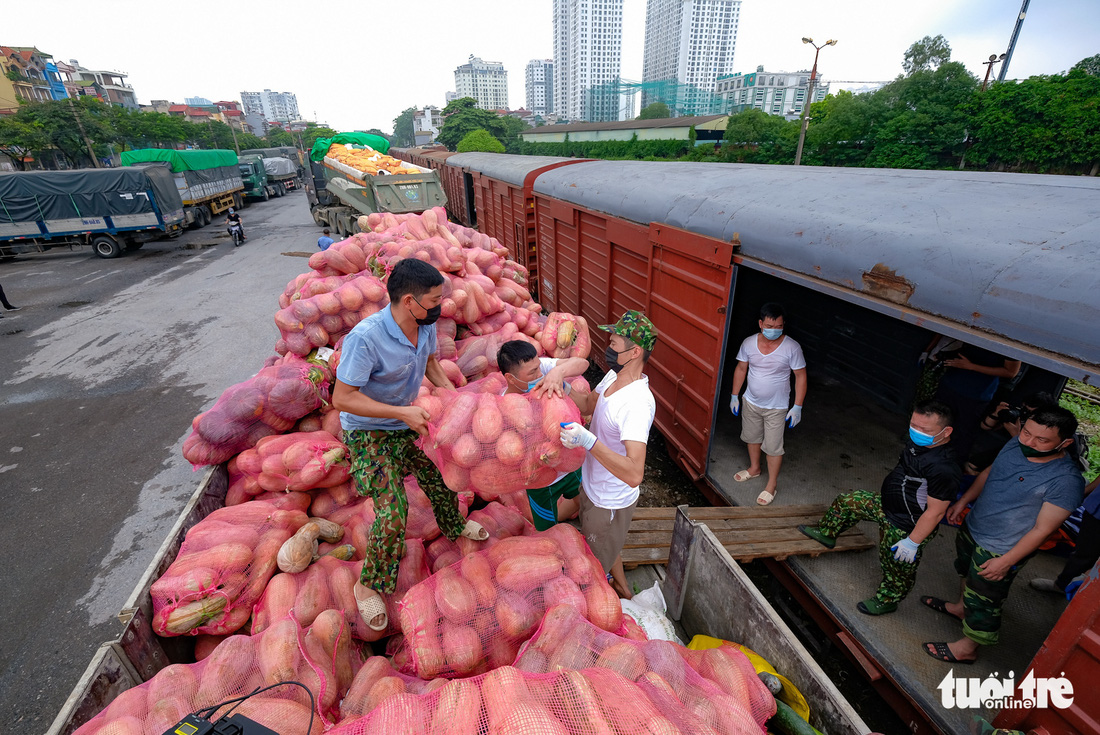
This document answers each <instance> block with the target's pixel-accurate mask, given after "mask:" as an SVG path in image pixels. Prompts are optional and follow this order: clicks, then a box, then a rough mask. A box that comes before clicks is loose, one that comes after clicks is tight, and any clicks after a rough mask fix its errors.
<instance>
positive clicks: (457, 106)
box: [436, 97, 507, 151]
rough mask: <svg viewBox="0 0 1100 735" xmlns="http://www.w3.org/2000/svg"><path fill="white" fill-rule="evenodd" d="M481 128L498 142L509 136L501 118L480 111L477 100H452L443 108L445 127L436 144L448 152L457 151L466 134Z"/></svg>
mask: <svg viewBox="0 0 1100 735" xmlns="http://www.w3.org/2000/svg"><path fill="white" fill-rule="evenodd" d="M479 128H481V129H483V130H486V131H488V132H489V134H490V135H492V136H493V137H494V138H497V139H498V140H499V139H501V138H504V137H506V135H507V130H506V128H505V123H503V122H502V121H501V118H500V116H499V115H497V114H496V113H494V112H489V111H488V110H482V109H479V108H478V106H477V100H475V99H474V98H473V97H461V98H459V99H457V100H451V102H450V103H448V105H447V106H446V107H444V108H443V127H442V128H441V129H440V131H439V135H438V136H437V137H436V142H438V143H439V144H440V145H444V146H446V147H447V149H448V150H452V151H453V150H457V148H458V144H459V143H460V142H461V141H462V139H463V138H465V137H466V134H467V133H469V132H471V131H473V130H477V129H479Z"/></svg>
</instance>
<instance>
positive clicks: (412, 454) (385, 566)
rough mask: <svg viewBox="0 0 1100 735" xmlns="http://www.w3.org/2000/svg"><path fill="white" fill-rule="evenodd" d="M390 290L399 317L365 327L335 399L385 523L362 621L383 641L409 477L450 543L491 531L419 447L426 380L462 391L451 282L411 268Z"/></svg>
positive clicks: (366, 575)
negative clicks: (447, 337)
mask: <svg viewBox="0 0 1100 735" xmlns="http://www.w3.org/2000/svg"><path fill="white" fill-rule="evenodd" d="M387 290H388V291H389V297H390V305H389V307H387V308H385V309H383V310H382V311H379V312H378V313H376V314H374V315H372V316H370V317H368V318H367V319H364V320H363V321H361V322H359V324H357V325H356V326H355V328H354V329H352V330H351V332H349V333H348V335H347V336H346V337H345V338H344V345H343V348H342V351H341V355H340V365H339V366H338V367H337V368H336V385H335V387H334V388H333V391H332V405H333V406H335V407H336V408H337V409H339V410H340V412H341V413H340V425H341V426H342V427H343V429H344V443H345V444H347V446H348V450H349V452H350V455H351V472H352V476H353V477H354V479H355V483H356V489H357V490H358V491H359V494H360V495H364V496H369V497H371V498H373V499H374V512H375V521H374V525H373V526H371V532H370V539H369V542H368V548H367V549H365V555H366V558H365V559H364V561H363V571H362V573H361V574H360V579H359V582H358V583H357V584H356V585H355V599H356V602H357V603H358V607H359V614H360V615H362V616H363V620H364V621H365V622H366V623H367V625H368V626H370V628H371V629H372V630H376V631H381V630H385V629H386V626H387V624H388V617H387V614H386V604H385V602H384V601H383V599H382V596H381V594H380V593H386V594H392V593H393V592H394V590H395V589H396V588H397V571H398V567H399V565H400V563H401V556H402V554H403V553H404V549H405V519H406V517H407V515H408V511H409V505H408V499H407V498H406V496H405V488H404V484H403V481H404V479H405V477H406V476H408V475H410V474H412V475H413V476H414V477H416V481H417V483H418V484H419V485H420V488H421V489H422V490H423V491H424V494H425V495H427V496H428V499H429V500H430V501H431V504H432V510H433V511H434V512H435V518H436V521H437V522H438V524H439V528H440V530H441V531H442V532H443V534H444V535H445V536H446V537H447V538H449V539H451V540H452V541H453V540H454V539H456V538H458V537H459V536H460V535H462V536H466V537H467V538H472V539H474V540H478V541H483V540H485V539H486V538H488V533H487V532H486V531H485V529H484V528H482V527H481V526H480V525H478V524H477V523H475V522H473V521H466V519H464V518H463V517H462V515H461V514H460V513H459V510H458V496H457V495H455V493H454V492H452V491H451V490H449V489H448V488H447V486H446V485H445V484H444V483H443V478H442V476H440V474H439V470H438V469H437V468H436V466H435V465H434V464H432V462H431V460H429V459H428V458H427V456H425V454H424V453H423V452H422V451H421V450H420V449H419V448H418V447H417V446H416V444H415V442H416V440H417V438H418V437H419V436H420V435H423V434H426V433H427V430H428V420H429V418H430V417H429V416H428V412H427V411H425V410H424V409H423V408H420V407H418V406H413V405H411V404H412V401H413V400H414V399H415V398H416V395H417V392H418V391H419V389H420V384H421V382H422V381H423V380H424V377H425V376H427V378H428V380H430V381H431V382H432V383H433V384H434V385H436V386H439V387H440V388H446V389H449V390H454V386H452V385H451V382H450V381H449V380H448V379H447V376H446V375H445V374H444V372H443V368H442V367H441V366H440V364H439V362H438V361H437V360H436V359H435V350H436V332H435V322H436V320H437V319H439V313H440V304H441V302H442V301H443V276H442V275H441V274H440V272H439V271H438V270H436V269H435V268H434V267H432V266H431V265H429V264H428V263H425V262H424V261H422V260H417V259H415V258H408V259H405V260H402V261H399V262H398V263H397V265H396V266H395V267H394V269H393V272H392V273H391V274H390V278H389V281H388V283H387Z"/></svg>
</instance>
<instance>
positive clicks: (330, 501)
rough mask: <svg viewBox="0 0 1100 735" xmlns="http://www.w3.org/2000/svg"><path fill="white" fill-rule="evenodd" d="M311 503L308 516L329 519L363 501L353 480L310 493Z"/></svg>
mask: <svg viewBox="0 0 1100 735" xmlns="http://www.w3.org/2000/svg"><path fill="white" fill-rule="evenodd" d="M310 495H312V496H313V501H312V502H311V503H310V506H309V514H310V515H311V516H317V517H318V518H328V519H329V520H332V519H331V518H329V516H330V515H331V514H332V513H335V512H336V511H338V510H341V509H342V508H347V507H348V506H351V505H356V504H357V503H359V502H360V501H362V500H363V496H362V495H360V494H359V492H358V491H357V490H356V489H355V480H348V481H347V482H342V483H340V484H339V485H336V486H335V487H325V488H321V489H319V490H317V491H316V492H313V493H310Z"/></svg>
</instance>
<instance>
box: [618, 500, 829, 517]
mask: <svg viewBox="0 0 1100 735" xmlns="http://www.w3.org/2000/svg"><path fill="white" fill-rule="evenodd" d="M828 507H829V506H827V505H825V504H823V503H815V504H804V505H767V506H759V505H758V506H740V505H735V506H725V507H719V508H689V509H688V517H689V518H691V520H693V521H706V520H710V519H714V518H777V517H785V516H795V515H798V516H805V515H810V516H813V515H816V516H817V517H819V518H820V517H821V516H822V515H824V513H825V511H826V510H827V509H828ZM633 517H634V519H636V520H666V519H667V520H672V519H674V518H675V517H676V509H675V508H635V510H634V516H633Z"/></svg>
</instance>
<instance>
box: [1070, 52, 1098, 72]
mask: <svg viewBox="0 0 1100 735" xmlns="http://www.w3.org/2000/svg"><path fill="white" fill-rule="evenodd" d="M1073 70H1075V71H1083V72H1085V73H1086V74H1088V75H1089V76H1093V77H1100V54H1096V56H1090V57H1088V58H1087V59H1081V60H1080V61H1078V62H1077V63H1076V64H1074V65H1073Z"/></svg>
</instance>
